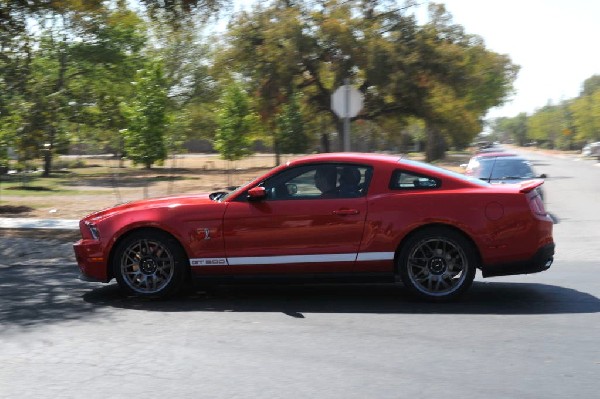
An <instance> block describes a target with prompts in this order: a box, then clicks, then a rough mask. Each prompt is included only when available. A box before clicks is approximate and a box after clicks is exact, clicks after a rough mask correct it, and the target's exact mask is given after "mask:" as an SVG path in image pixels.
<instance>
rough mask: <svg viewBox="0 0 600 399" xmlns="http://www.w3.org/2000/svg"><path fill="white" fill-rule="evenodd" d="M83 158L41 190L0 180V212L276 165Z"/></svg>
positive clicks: (116, 199)
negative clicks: (138, 163)
mask: <svg viewBox="0 0 600 399" xmlns="http://www.w3.org/2000/svg"><path fill="white" fill-rule="evenodd" d="M465 157H466V158H468V154H466V155H464V156H460V157H456V156H450V157H448V160H447V161H445V162H444V163H441V164H440V166H443V167H448V168H449V169H454V170H457V169H458V165H459V164H460V163H463V162H464V159H465ZM292 158H294V156H283V157H282V158H281V163H285V162H286V161H287V160H289V159H292ZM411 158H414V159H418V158H419V156H411ZM62 161H65V159H63V160H62ZM67 161H68V160H67ZM80 161H81V160H80ZM85 163H86V164H87V165H89V166H88V167H85V168H77V169H72V170H69V171H68V173H64V172H63V173H61V174H58V175H57V176H56V177H55V179H54V180H52V182H51V183H48V182H47V181H44V179H42V178H35V179H33V180H32V181H31V182H29V183H28V184H29V185H30V186H37V185H47V184H50V189H48V190H43V192H41V193H37V192H35V190H18V189H17V190H7V188H8V187H9V184H7V183H6V182H3V183H2V186H0V217H31V218H61V219H81V218H82V217H84V216H85V215H87V214H89V213H91V212H94V211H97V210H99V209H104V208H108V207H111V206H114V205H116V204H119V203H123V202H127V201H133V200H139V199H143V198H151V197H161V196H167V195H174V194H188V193H207V192H213V191H220V190H225V189H226V188H227V187H231V186H239V185H242V184H244V183H246V182H248V181H250V180H252V179H254V178H255V177H257V176H259V175H261V174H263V173H264V172H266V171H267V170H269V169H270V168H272V167H273V166H274V165H275V158H274V155H273V154H257V155H254V156H252V157H249V158H246V159H244V160H241V161H238V162H227V161H224V160H221V159H219V158H218V156H216V155H196V154H190V155H186V156H179V157H177V158H175V159H169V160H168V161H167V162H166V163H165V165H164V166H160V167H155V168H152V169H151V170H145V169H140V168H135V167H132V166H131V165H128V164H125V165H124V166H125V167H124V168H123V167H119V166H120V165H119V161H117V160H114V159H109V158H85Z"/></svg>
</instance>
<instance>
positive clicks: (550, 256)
mask: <svg viewBox="0 0 600 399" xmlns="http://www.w3.org/2000/svg"><path fill="white" fill-rule="evenodd" d="M553 261H554V243H552V244H547V245H544V246H543V247H542V248H540V249H539V250H538V251H537V252H536V253H535V255H534V256H533V257H532V258H531V259H528V260H525V261H518V262H510V263H502V264H496V265H486V266H485V267H482V268H481V271H482V274H483V277H495V276H511V275H515V274H531V273H539V272H543V271H544V270H548V269H549V268H550V266H552V262H553Z"/></svg>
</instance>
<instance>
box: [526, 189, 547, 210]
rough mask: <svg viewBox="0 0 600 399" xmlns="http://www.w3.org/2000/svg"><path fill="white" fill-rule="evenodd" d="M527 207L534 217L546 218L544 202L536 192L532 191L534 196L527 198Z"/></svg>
mask: <svg viewBox="0 0 600 399" xmlns="http://www.w3.org/2000/svg"><path fill="white" fill-rule="evenodd" d="M529 206H530V207H531V210H532V211H533V213H535V214H536V215H540V216H546V209H545V208H544V201H543V200H542V196H541V195H540V194H539V192H538V190H535V191H534V194H533V195H532V196H531V198H529Z"/></svg>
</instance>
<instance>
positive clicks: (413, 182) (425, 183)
mask: <svg viewBox="0 0 600 399" xmlns="http://www.w3.org/2000/svg"><path fill="white" fill-rule="evenodd" d="M441 185H442V181H441V180H439V179H436V178H434V177H429V176H425V175H421V174H416V173H414V172H408V171H405V170H397V171H395V172H394V173H393V174H392V179H391V181H390V189H391V190H423V189H428V190H431V189H436V188H439V187H441Z"/></svg>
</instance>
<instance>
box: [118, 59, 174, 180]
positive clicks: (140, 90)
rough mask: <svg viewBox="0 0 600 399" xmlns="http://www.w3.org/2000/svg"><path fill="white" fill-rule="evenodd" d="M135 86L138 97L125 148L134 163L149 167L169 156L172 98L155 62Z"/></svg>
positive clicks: (131, 112) (132, 106)
mask: <svg viewBox="0 0 600 399" xmlns="http://www.w3.org/2000/svg"><path fill="white" fill-rule="evenodd" d="M134 87H135V89H134V93H135V97H134V99H133V101H132V102H131V104H129V105H128V106H127V115H128V122H129V123H128V128H127V130H126V131H125V150H126V151H127V156H128V157H129V158H130V159H131V160H132V161H133V162H134V164H142V165H144V166H145V167H146V168H148V169H149V168H151V167H152V164H154V163H155V162H162V161H163V160H164V159H165V158H166V157H167V151H166V147H165V140H164V131H165V128H166V126H167V113H166V108H167V101H168V99H167V92H166V89H165V80H164V78H163V75H162V69H161V66H160V65H159V64H157V63H155V64H153V65H150V66H149V67H148V68H146V69H143V70H141V71H139V72H138V74H137V77H136V79H135V82H134Z"/></svg>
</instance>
